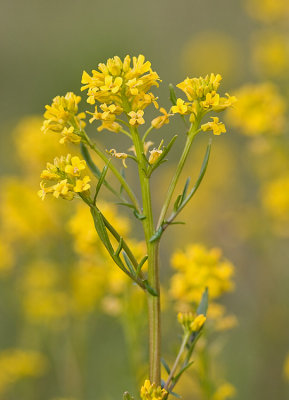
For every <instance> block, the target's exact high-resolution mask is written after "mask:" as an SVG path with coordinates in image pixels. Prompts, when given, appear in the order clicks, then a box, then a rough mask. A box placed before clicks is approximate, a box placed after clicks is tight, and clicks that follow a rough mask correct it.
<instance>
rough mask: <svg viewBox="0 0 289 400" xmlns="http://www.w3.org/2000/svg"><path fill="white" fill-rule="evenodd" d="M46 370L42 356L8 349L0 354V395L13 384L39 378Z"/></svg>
mask: <svg viewBox="0 0 289 400" xmlns="http://www.w3.org/2000/svg"><path fill="white" fill-rule="evenodd" d="M45 369H46V362H45V359H44V358H43V356H42V355H41V354H40V353H38V352H35V351H28V350H21V349H9V350H5V351H2V352H1V353H0V393H3V392H5V391H6V390H7V389H8V388H9V386H10V385H11V384H13V383H14V382H16V381H18V380H20V379H23V378H28V377H31V378H33V377H38V376H41V375H42V374H43V373H44V371H45Z"/></svg>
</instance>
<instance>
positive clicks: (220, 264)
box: [171, 245, 234, 304]
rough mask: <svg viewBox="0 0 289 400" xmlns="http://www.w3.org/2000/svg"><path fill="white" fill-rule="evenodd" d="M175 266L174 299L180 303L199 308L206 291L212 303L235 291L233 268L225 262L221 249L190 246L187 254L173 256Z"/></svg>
mask: <svg viewBox="0 0 289 400" xmlns="http://www.w3.org/2000/svg"><path fill="white" fill-rule="evenodd" d="M172 265H173V267H174V268H175V269H176V271H177V272H176V273H175V274H174V275H173V277H172V279H171V295H172V297H173V298H174V299H176V300H178V301H181V302H185V303H193V304H198V303H199V301H200V299H201V296H202V293H203V291H204V289H205V288H206V287H208V289H209V295H210V299H216V298H218V297H219V296H221V295H222V294H223V293H225V292H228V291H231V290H233V288H234V283H233V281H232V277H233V274H234V267H233V265H232V264H231V263H230V262H229V261H227V260H222V252H221V250H220V249H217V248H213V249H211V250H207V249H206V248H205V247H204V246H202V245H188V246H187V247H186V249H185V251H182V250H179V251H176V252H175V253H174V254H173V256H172Z"/></svg>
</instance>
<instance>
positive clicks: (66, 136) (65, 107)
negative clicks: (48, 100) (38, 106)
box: [42, 92, 85, 143]
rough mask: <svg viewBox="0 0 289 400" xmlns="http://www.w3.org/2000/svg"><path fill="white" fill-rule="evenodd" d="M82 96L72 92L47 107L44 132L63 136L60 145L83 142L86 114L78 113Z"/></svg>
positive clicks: (57, 98) (56, 99)
mask: <svg viewBox="0 0 289 400" xmlns="http://www.w3.org/2000/svg"><path fill="white" fill-rule="evenodd" d="M80 101H81V97H80V96H76V95H75V94H74V93H72V92H68V93H66V95H65V96H56V97H55V98H54V99H53V101H52V104H51V106H49V105H47V106H46V107H45V108H46V112H45V113H44V118H45V121H44V123H43V126H42V131H43V132H44V133H47V132H55V133H58V134H61V136H62V137H61V139H60V143H65V142H72V143H79V142H80V141H81V134H80V132H81V129H82V128H84V127H85V122H84V121H83V119H84V118H85V113H78V103H79V102H80Z"/></svg>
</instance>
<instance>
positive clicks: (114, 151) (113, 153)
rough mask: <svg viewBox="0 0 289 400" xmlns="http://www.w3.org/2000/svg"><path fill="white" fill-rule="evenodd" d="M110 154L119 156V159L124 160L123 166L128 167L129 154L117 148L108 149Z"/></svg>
mask: <svg viewBox="0 0 289 400" xmlns="http://www.w3.org/2000/svg"><path fill="white" fill-rule="evenodd" d="M108 154H110V155H111V156H113V157H115V158H118V159H119V160H122V163H123V166H124V167H125V168H127V165H126V163H125V160H126V159H127V157H128V155H127V154H126V153H117V151H116V150H115V149H111V150H109V151H108Z"/></svg>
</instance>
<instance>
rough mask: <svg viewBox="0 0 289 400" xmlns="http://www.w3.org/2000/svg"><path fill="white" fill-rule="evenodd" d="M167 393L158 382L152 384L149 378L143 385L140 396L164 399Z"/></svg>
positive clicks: (145, 399) (150, 398) (148, 398)
mask: <svg viewBox="0 0 289 400" xmlns="http://www.w3.org/2000/svg"><path fill="white" fill-rule="evenodd" d="M166 395H167V391H166V390H165V389H162V388H161V387H160V386H156V384H154V383H153V384H152V383H151V382H150V381H149V380H148V379H147V380H146V381H145V382H144V384H143V386H142V387H141V391H140V397H141V399H142V400H163V398H164V397H165V396H166Z"/></svg>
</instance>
